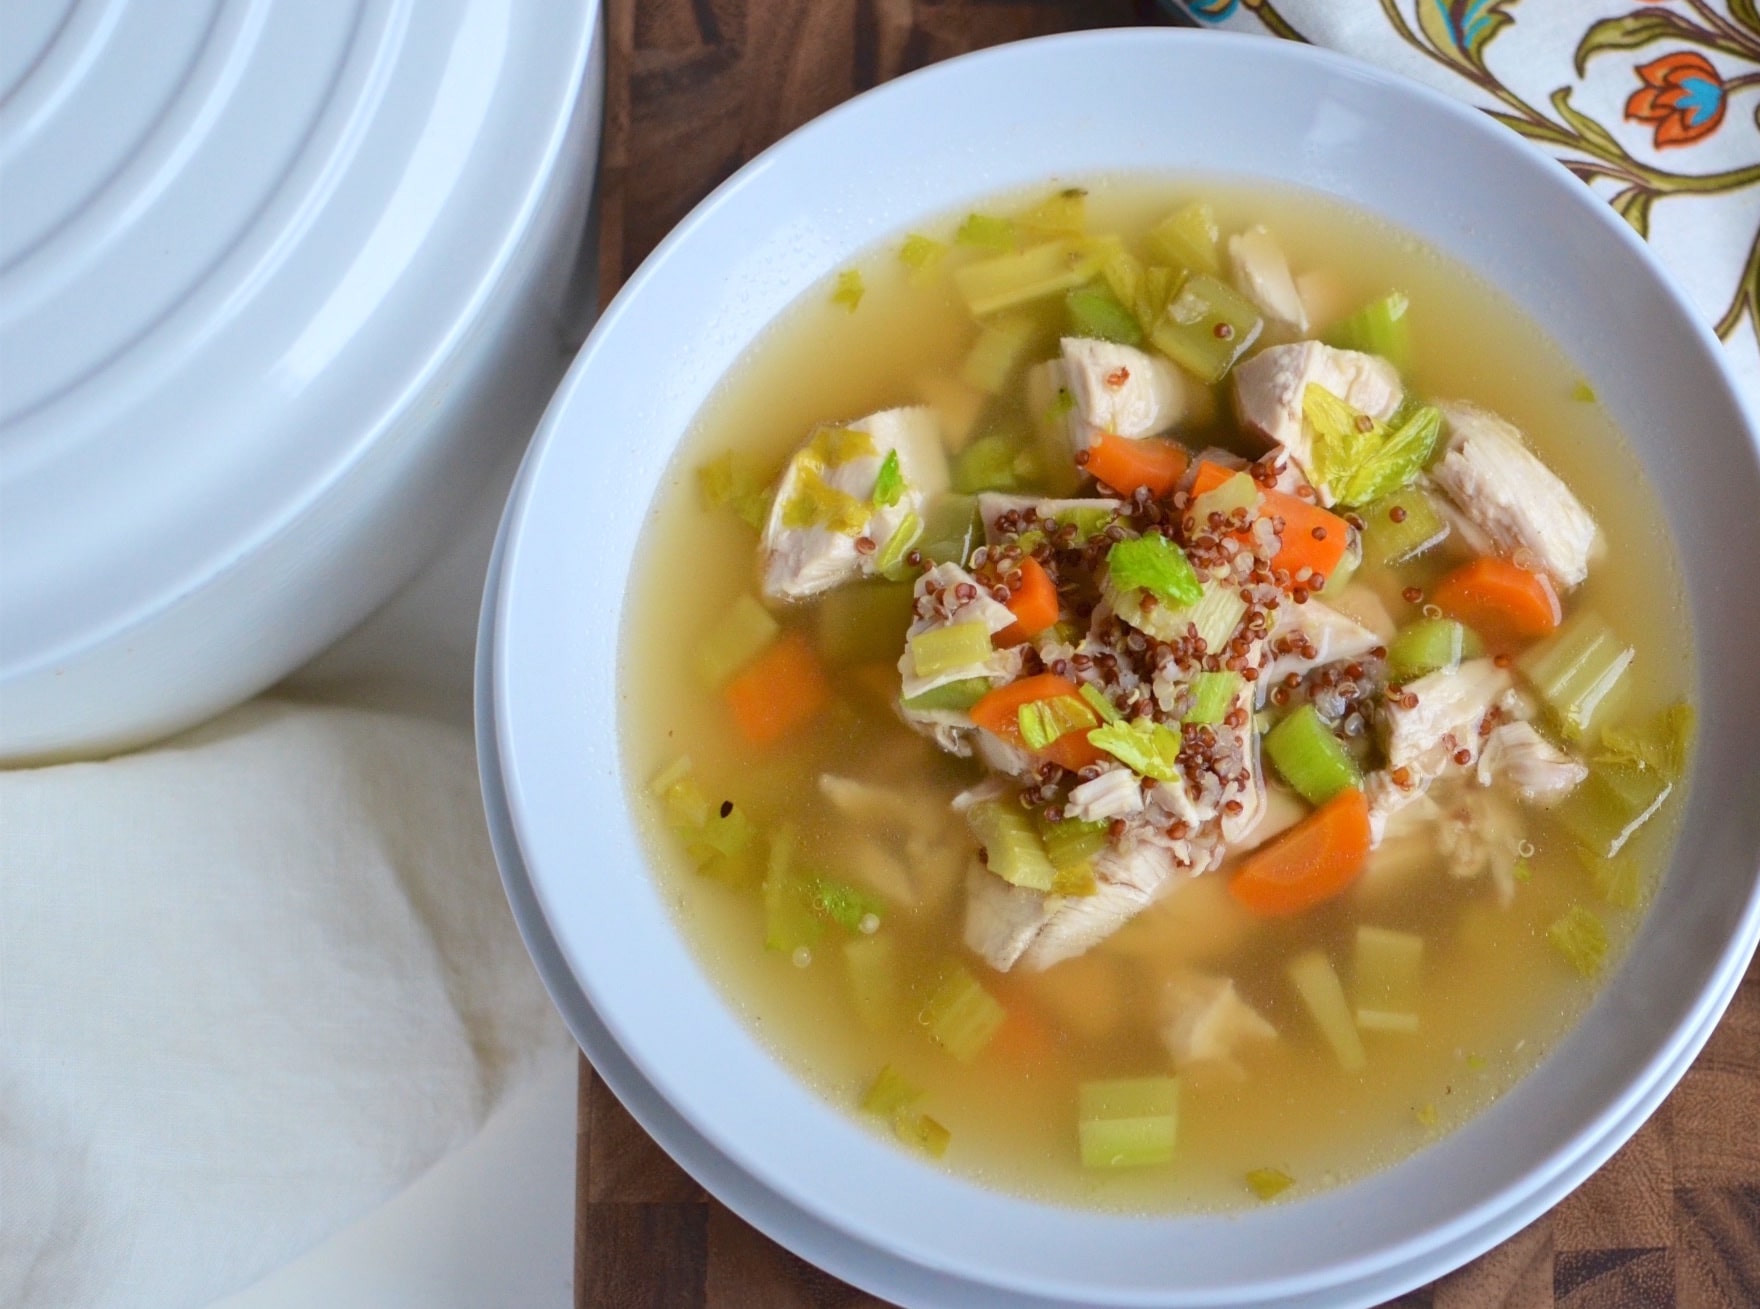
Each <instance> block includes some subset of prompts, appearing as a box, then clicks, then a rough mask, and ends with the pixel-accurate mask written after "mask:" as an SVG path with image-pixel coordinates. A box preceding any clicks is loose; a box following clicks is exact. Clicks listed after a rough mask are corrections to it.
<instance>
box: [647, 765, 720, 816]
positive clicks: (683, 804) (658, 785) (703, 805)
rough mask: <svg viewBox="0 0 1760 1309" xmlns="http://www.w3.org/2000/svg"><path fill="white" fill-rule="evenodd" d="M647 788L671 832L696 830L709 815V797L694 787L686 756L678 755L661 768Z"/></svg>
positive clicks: (698, 787) (694, 778) (693, 777)
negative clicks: (656, 801)
mask: <svg viewBox="0 0 1760 1309" xmlns="http://www.w3.org/2000/svg"><path fill="white" fill-rule="evenodd" d="M649 789H650V790H651V791H652V792H653V793H654V795H655V796H656V797H657V798H658V799H659V801H660V808H661V811H662V812H663V813H664V814H665V815H666V825H667V826H668V827H670V828H672V829H673V830H674V831H678V832H695V831H698V830H700V829H701V828H702V827H703V825H704V824H705V823H707V822H708V821H709V815H710V813H712V812H713V811H712V810H711V809H710V808H709V797H708V796H706V795H704V794H703V788H702V787H700V786H698V785H697V779H696V776H695V775H694V774H693V773H692V771H691V761H690V759H689V758H688V757H683V756H681V757H680V758H678V759H676V760H674V761H673V762H672V763H671V764H668V765H667V766H666V767H665V768H663V769H661V771H660V773H659V774H658V775H657V776H656V777H655V778H654V780H653V782H652V783H650V785H649Z"/></svg>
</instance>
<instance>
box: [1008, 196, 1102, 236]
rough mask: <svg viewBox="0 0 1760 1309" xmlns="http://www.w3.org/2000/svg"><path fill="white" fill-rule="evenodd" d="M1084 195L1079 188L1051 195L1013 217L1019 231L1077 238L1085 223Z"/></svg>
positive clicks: (1085, 198)
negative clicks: (1021, 228)
mask: <svg viewBox="0 0 1760 1309" xmlns="http://www.w3.org/2000/svg"><path fill="white" fill-rule="evenodd" d="M1087 201H1088V193H1087V192H1086V191H1085V190H1083V189H1082V188H1081V187H1079V186H1066V187H1064V188H1063V189H1062V190H1061V191H1053V192H1052V193H1051V194H1050V195H1048V196H1046V197H1045V198H1044V199H1043V200H1041V201H1040V202H1039V203H1038V204H1036V205H1034V206H1033V207H1032V208H1031V209H1029V210H1027V211H1026V212H1025V213H1022V214H1020V215H1019V216H1018V217H1016V219H1015V221H1016V222H1017V223H1019V224H1020V225H1021V226H1022V227H1025V228H1027V229H1029V230H1030V231H1034V232H1042V233H1044V234H1045V235H1047V236H1079V235H1080V234H1081V232H1082V229H1083V228H1084V227H1086V226H1087V221H1088V214H1087V210H1088V204H1087Z"/></svg>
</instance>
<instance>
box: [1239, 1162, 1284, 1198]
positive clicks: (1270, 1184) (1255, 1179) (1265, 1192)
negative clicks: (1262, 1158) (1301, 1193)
mask: <svg viewBox="0 0 1760 1309" xmlns="http://www.w3.org/2000/svg"><path fill="white" fill-rule="evenodd" d="M1295 1184H1296V1179H1295V1178H1293V1177H1291V1176H1290V1175H1289V1174H1288V1173H1286V1172H1284V1171H1283V1170H1282V1169H1281V1168H1255V1169H1253V1170H1252V1171H1251V1172H1250V1173H1248V1174H1247V1189H1248V1190H1249V1191H1251V1192H1252V1193H1253V1194H1254V1195H1256V1196H1258V1197H1259V1198H1260V1199H1261V1200H1275V1199H1277V1197H1278V1196H1280V1195H1282V1194H1283V1193H1284V1192H1285V1191H1287V1190H1289V1188H1290V1187H1292V1186H1294V1185H1295Z"/></svg>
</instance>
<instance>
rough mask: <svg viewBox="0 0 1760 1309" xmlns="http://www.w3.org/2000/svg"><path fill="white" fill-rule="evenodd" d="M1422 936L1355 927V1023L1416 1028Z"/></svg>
mask: <svg viewBox="0 0 1760 1309" xmlns="http://www.w3.org/2000/svg"><path fill="white" fill-rule="evenodd" d="M1423 967H1424V938H1423V937H1421V936H1416V935H1414V934H1413V933H1411V932H1396V931H1392V930H1391V929H1389V928H1385V927H1369V926H1363V927H1359V928H1357V950H1356V967H1355V970H1354V973H1353V978H1354V980H1355V982H1356V992H1357V1026H1358V1027H1360V1028H1362V1029H1363V1030H1364V1031H1374V1032H1415V1031H1417V1030H1418V988H1419V983H1420V980H1421V976H1422V972H1423Z"/></svg>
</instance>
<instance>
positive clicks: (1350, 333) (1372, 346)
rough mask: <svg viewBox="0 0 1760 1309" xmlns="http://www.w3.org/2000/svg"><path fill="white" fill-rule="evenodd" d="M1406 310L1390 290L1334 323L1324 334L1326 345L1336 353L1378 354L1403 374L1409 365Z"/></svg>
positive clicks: (1405, 302)
mask: <svg viewBox="0 0 1760 1309" xmlns="http://www.w3.org/2000/svg"><path fill="white" fill-rule="evenodd" d="M1408 308H1410V302H1409V301H1408V300H1407V299H1406V297H1405V294H1404V293H1403V292H1400V291H1393V292H1391V293H1389V294H1388V295H1385V296H1382V297H1381V299H1379V300H1375V301H1372V302H1371V303H1369V304H1367V305H1364V306H1363V307H1362V308H1361V309H1359V310H1357V312H1356V313H1354V314H1352V315H1351V316H1350V317H1349V318H1346V319H1343V320H1342V321H1340V322H1338V323H1335V324H1334V325H1333V327H1332V330H1331V331H1329V332H1327V333H1326V344H1327V345H1330V346H1335V347H1336V348H1338V349H1340V350H1361V351H1362V352H1363V353H1364V354H1369V355H1380V356H1381V357H1382V358H1383V359H1385V360H1387V362H1388V363H1390V364H1392V365H1393V366H1394V367H1395V368H1397V369H1399V370H1400V372H1402V373H1403V372H1406V371H1407V370H1408V369H1409V368H1410V367H1411V363H1412V332H1411V324H1410V323H1408V322H1407V321H1406V310H1407V309H1408Z"/></svg>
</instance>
